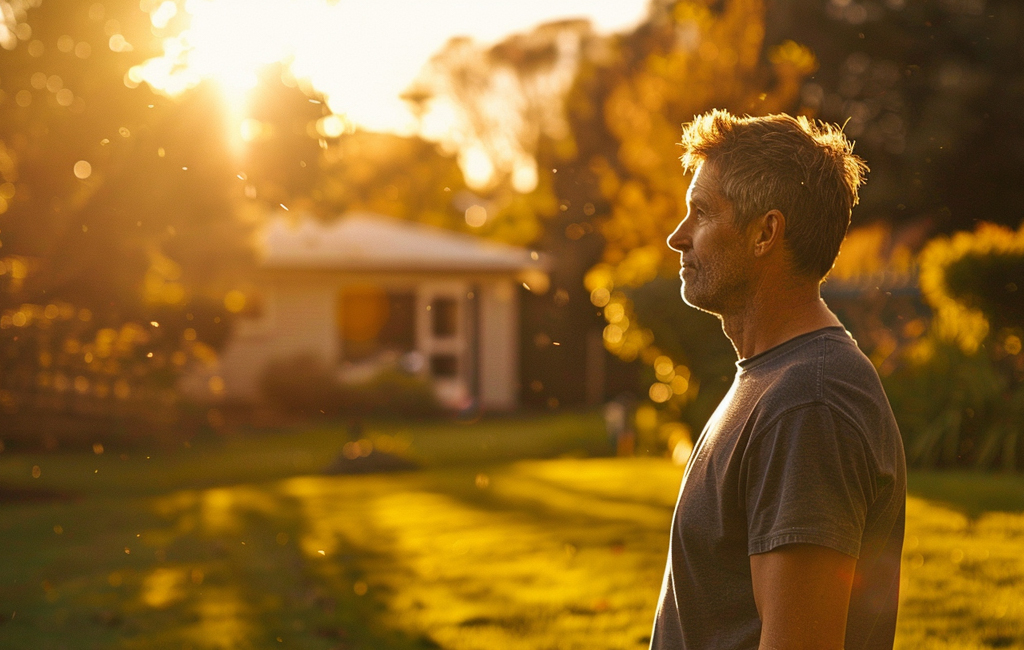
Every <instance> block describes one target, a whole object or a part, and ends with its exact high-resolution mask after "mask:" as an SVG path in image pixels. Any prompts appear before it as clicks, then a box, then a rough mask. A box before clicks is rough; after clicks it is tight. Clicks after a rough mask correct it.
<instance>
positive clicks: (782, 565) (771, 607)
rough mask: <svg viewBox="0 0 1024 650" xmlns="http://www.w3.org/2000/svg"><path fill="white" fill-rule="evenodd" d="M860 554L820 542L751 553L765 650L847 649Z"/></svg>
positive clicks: (756, 601)
mask: <svg viewBox="0 0 1024 650" xmlns="http://www.w3.org/2000/svg"><path fill="white" fill-rule="evenodd" d="M856 566H857V560H856V558H853V557H850V556H849V555H846V554H844V553H840V552H839V551H835V550H832V549H830V548H827V547H824V546H818V545H815V544H787V545H785V546H780V547H778V548H776V549H773V550H771V551H769V552H767V553H758V554H756V555H751V556H750V573H751V577H752V581H753V586H754V602H755V604H756V605H757V613H758V615H759V616H760V617H761V645H760V650H812V649H813V650H841V649H842V647H843V643H844V639H845V636H846V614H847V610H848V609H849V606H850V589H851V587H852V586H853V573H854V569H855V568H856Z"/></svg>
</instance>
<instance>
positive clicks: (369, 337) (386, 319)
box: [338, 285, 416, 361]
mask: <svg viewBox="0 0 1024 650" xmlns="http://www.w3.org/2000/svg"><path fill="white" fill-rule="evenodd" d="M338 309H339V314H338V326H339V327H338V329H339V333H340V336H341V349H342V359H343V360H345V361H363V360H367V359H372V358H374V357H376V356H379V355H380V354H382V353H388V352H394V353H398V354H404V353H406V352H411V351H412V350H414V349H415V348H416V321H415V313H416V296H415V295H414V294H413V293H412V292H401V291H386V290H384V289H382V288H381V287H377V286H373V285H359V286H350V287H346V288H345V289H344V290H343V291H342V292H341V296H340V299H339V300H338Z"/></svg>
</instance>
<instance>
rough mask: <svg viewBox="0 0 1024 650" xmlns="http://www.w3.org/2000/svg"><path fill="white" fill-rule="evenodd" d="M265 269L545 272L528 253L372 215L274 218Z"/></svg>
mask: <svg viewBox="0 0 1024 650" xmlns="http://www.w3.org/2000/svg"><path fill="white" fill-rule="evenodd" d="M263 243H264V251H263V252H264V255H263V267H264V268H273V269H306V270H334V271H491V272H495V271H497V272H516V271H522V270H526V269H544V268H545V267H546V263H545V260H544V258H542V257H541V256H539V255H538V254H537V253H532V252H531V251H529V250H527V249H525V248H519V247H516V246H510V245H508V244H501V243H498V242H493V241H490V240H486V239H482V238H480V237H476V236H474V235H469V234H464V233H458V232H453V231H451V230H445V229H442V228H435V227H432V226H426V225H423V224H419V223H414V222H410V221H403V220H399V219H394V218H391V217H385V216H383V215H377V214H371V213H356V214H349V215H346V216H343V217H341V218H339V219H338V220H336V221H333V222H326V223H325V222H322V221H319V220H317V219H314V218H312V217H303V218H301V219H300V220H299V221H298V222H295V221H291V220H287V219H284V218H276V219H273V220H272V221H271V222H270V224H269V225H268V227H267V229H266V231H265V232H264V242H263Z"/></svg>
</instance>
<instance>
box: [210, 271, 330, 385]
mask: <svg viewBox="0 0 1024 650" xmlns="http://www.w3.org/2000/svg"><path fill="white" fill-rule="evenodd" d="M264 287H265V288H264V290H263V292H264V296H263V297H264V313H263V315H262V316H261V317H260V318H258V319H253V320H248V321H245V320H243V321H240V322H239V323H238V324H237V327H236V330H235V334H234V336H232V337H231V339H230V341H229V342H228V344H227V345H226V346H225V348H224V350H223V351H222V353H221V362H220V371H221V376H222V377H223V379H224V390H225V397H228V398H232V399H244V400H252V399H256V398H257V397H258V396H259V382H260V379H261V377H262V375H263V373H264V371H265V369H266V366H267V364H268V363H270V362H271V361H274V360H276V359H288V358H293V357H296V356H300V355H304V354H308V355H312V356H314V357H316V358H318V359H321V360H323V362H324V363H325V364H326V365H328V366H331V365H334V364H335V363H336V361H337V358H338V336H337V327H336V324H335V312H334V310H335V301H336V300H337V284H336V283H332V282H329V281H325V280H324V279H321V278H308V277H303V278H295V279H289V278H274V279H272V280H268V282H267V283H266V284H264Z"/></svg>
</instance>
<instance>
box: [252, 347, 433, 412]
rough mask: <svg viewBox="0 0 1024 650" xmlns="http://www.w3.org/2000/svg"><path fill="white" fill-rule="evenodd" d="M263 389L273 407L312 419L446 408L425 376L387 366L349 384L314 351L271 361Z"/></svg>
mask: <svg viewBox="0 0 1024 650" xmlns="http://www.w3.org/2000/svg"><path fill="white" fill-rule="evenodd" d="M260 389H261V392H262V394H263V396H264V398H266V400H267V401H268V402H270V403H271V404H272V405H273V406H275V407H277V408H279V409H281V410H283V411H285V412H287V413H292V414H302V415H307V416H311V417H317V416H321V415H323V416H328V417H336V416H349V417H365V416H367V415H381V416H390V415H399V416H406V417H412V416H428V415H433V414H437V413H439V412H440V411H441V408H440V405H439V404H438V402H437V398H436V397H435V395H434V390H433V387H432V386H431V385H430V383H429V382H428V381H427V380H425V379H422V378H421V377H418V376H415V375H411V374H408V373H405V372H403V371H401V370H398V369H387V370H384V371H382V372H381V373H379V374H377V375H376V376H374V377H373V378H372V379H370V380H369V381H366V382H362V383H352V384H349V383H344V382H342V381H341V380H340V379H339V378H338V375H337V372H336V371H335V370H334V369H333V368H330V367H328V366H327V365H326V364H325V363H323V361H322V360H320V359H319V358H317V357H315V356H313V355H300V356H296V357H292V358H289V359H281V360H278V361H274V362H271V363H270V364H269V365H268V366H267V368H266V369H265V371H264V373H263V376H262V377H261V380H260Z"/></svg>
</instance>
